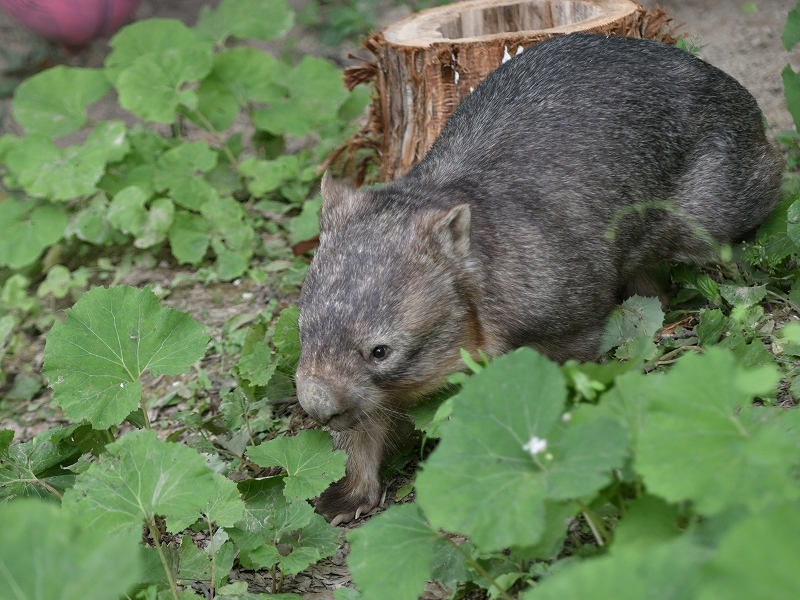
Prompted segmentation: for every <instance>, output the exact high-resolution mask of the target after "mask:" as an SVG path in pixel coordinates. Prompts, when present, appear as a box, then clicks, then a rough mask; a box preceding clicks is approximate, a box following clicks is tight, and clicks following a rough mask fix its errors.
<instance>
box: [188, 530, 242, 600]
mask: <svg viewBox="0 0 800 600" xmlns="http://www.w3.org/2000/svg"><path fill="white" fill-rule="evenodd" d="M234 554H235V549H234V547H233V544H232V543H231V542H225V543H224V544H222V545H221V546H220V547H219V548H217V550H216V552H214V560H215V564H214V565H213V566H216V569H215V570H216V574H215V575H216V579H215V581H216V583H217V585H219V584H220V582H221V581H224V580H225V579H227V577H228V574H229V573H230V570H231V568H232V567H233V558H234ZM211 571H212V562H211V556H209V552H208V550H205V551H204V550H201V549H200V548H198V547H197V546H195V545H194V543H193V542H192V538H191V537H190V536H188V535H187V536H184V537H183V539H182V540H181V558H180V571H179V572H178V579H179V580H183V581H185V582H186V583H187V584H188V585H191V584H192V583H194V582H196V581H198V580H200V581H211ZM195 598H196V596H195Z"/></svg>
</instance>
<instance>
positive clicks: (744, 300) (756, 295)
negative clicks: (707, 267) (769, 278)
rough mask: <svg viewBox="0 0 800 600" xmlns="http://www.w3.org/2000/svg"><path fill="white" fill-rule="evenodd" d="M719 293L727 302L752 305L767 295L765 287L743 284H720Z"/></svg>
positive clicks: (737, 304)
mask: <svg viewBox="0 0 800 600" xmlns="http://www.w3.org/2000/svg"><path fill="white" fill-rule="evenodd" d="M719 291H720V294H722V297H723V298H725V301H726V302H727V303H728V304H731V305H735V306H752V305H754V304H758V303H759V302H761V301H762V300H763V299H764V298H766V296H767V287H766V286H765V285H757V286H753V287H748V286H743V285H721V286H719Z"/></svg>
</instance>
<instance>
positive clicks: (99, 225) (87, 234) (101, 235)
mask: <svg viewBox="0 0 800 600" xmlns="http://www.w3.org/2000/svg"><path fill="white" fill-rule="evenodd" d="M107 216H108V201H107V200H106V198H105V195H103V194H97V195H96V196H95V197H93V198H92V199H91V200H90V201H89V203H88V204H87V205H86V206H85V208H83V209H81V210H79V211H78V212H77V213H75V214H74V215H73V216H72V220H71V221H70V222H69V224H68V225H67V228H66V229H65V230H64V237H65V238H66V239H70V238H72V237H76V238H78V239H79V240H83V241H84V242H89V243H91V244H95V245H102V244H106V245H108V244H113V243H124V242H125V241H127V240H126V239H125V236H124V235H122V234H121V233H120V232H118V231H117V230H116V229H114V228H113V227H112V226H111V224H110V223H109V222H108V219H107Z"/></svg>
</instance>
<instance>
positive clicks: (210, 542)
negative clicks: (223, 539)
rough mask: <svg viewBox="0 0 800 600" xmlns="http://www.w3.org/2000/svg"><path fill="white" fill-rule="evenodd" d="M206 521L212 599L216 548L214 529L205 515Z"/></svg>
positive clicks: (215, 571) (214, 586)
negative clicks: (209, 550) (209, 551)
mask: <svg viewBox="0 0 800 600" xmlns="http://www.w3.org/2000/svg"><path fill="white" fill-rule="evenodd" d="M206 523H207V524H208V545H209V548H210V549H211V599H212V600H213V599H214V597H215V596H216V595H217V549H216V548H214V530H213V529H212V526H211V520H210V519H209V518H208V516H206Z"/></svg>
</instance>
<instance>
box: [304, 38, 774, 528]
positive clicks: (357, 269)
mask: <svg viewBox="0 0 800 600" xmlns="http://www.w3.org/2000/svg"><path fill="white" fill-rule="evenodd" d="M782 168H783V160H782V158H781V155H780V153H779V152H778V151H777V150H776V149H775V148H774V147H773V146H772V145H771V144H770V142H769V141H768V140H767V138H766V136H765V133H764V124H763V120H762V115H761V112H760V111H759V109H758V106H757V104H756V102H755V100H754V99H753V97H752V96H751V95H750V94H749V93H748V92H747V90H745V89H744V88H743V87H742V86H741V85H740V84H739V83H737V82H736V81H735V80H734V79H733V78H731V77H730V76H728V75H726V74H725V73H723V72H721V71H719V70H718V69H716V68H714V67H712V66H710V65H708V64H707V63H705V62H703V61H702V60H700V59H698V58H695V57H693V56H691V55H690V54H688V53H687V52H684V51H683V50H680V49H677V48H674V47H671V46H669V45H666V44H663V43H660V42H655V41H648V40H640V39H630V38H624V37H616V36H602V35H568V36H563V37H558V38H554V39H551V40H548V41H545V42H542V43H540V44H538V45H536V46H533V47H532V48H530V49H528V50H527V51H525V52H523V53H521V54H520V55H519V56H517V57H515V58H514V59H512V60H510V61H508V62H507V63H505V64H503V65H502V66H501V67H499V68H498V69H497V70H496V71H494V72H493V73H492V74H491V75H489V76H488V77H487V78H486V80H485V81H483V83H481V84H480V85H479V86H478V87H477V88H476V89H475V90H474V91H473V93H472V94H470V95H469V96H468V97H467V98H466V99H465V100H464V101H463V102H462V103H461V105H460V106H459V107H458V108H457V109H456V111H455V112H454V113H453V115H452V116H451V117H450V119H449V120H448V122H447V123H446V125H445V127H444V129H443V131H442V133H441V135H440V136H439V138H438V139H437V140H436V142H435V143H434V144H433V146H432V148H431V149H430V152H428V154H427V155H426V156H425V157H424V159H423V160H422V161H421V162H420V163H419V164H418V165H417V166H416V167H415V168H414V169H413V170H411V171H410V172H409V173H408V174H407V175H406V176H405V177H403V178H402V179H399V180H397V181H394V182H392V183H389V184H387V185H386V186H384V187H381V188H379V189H371V190H359V191H352V190H349V189H347V188H345V187H343V186H341V185H339V184H337V183H335V182H334V181H332V180H331V178H330V177H329V176H327V175H326V177H325V178H324V179H323V182H322V196H323V207H322V216H321V219H320V230H321V234H320V245H319V249H318V250H317V252H316V256H315V257H314V260H313V261H312V263H311V266H310V268H309V271H308V276H307V278H306V280H305V284H304V286H303V290H302V294H301V298H300V324H299V328H300V339H301V344H302V351H301V354H300V362H299V366H298V369H297V377H296V383H297V394H298V398H299V401H300V404H301V405H302V406H303V408H304V409H305V410H306V412H307V413H308V414H309V415H311V416H312V417H313V418H314V419H316V420H317V421H319V422H320V423H322V424H324V425H327V426H328V427H329V428H330V430H331V431H332V432H333V435H334V440H335V443H336V445H337V446H338V447H340V448H344V449H346V450H347V453H348V460H347V475H346V477H345V478H344V479H343V480H341V481H340V482H338V483H336V484H334V485H333V486H331V487H330V488H329V489H328V490H327V491H326V492H325V493H324V494H323V495H322V496H321V497H320V499H319V500H318V503H317V505H316V506H317V510H318V511H319V512H320V513H321V514H323V515H324V516H326V517H328V518H331V519H332V520H333V522H334V523H335V524H338V523H341V522H346V521H349V520H352V519H353V518H358V517H359V516H360V515H361V514H364V513H365V512H367V511H369V510H371V509H373V508H374V507H375V506H376V505H378V503H379V502H380V501H381V492H382V486H381V482H380V478H379V475H378V470H379V467H380V464H381V461H382V459H383V458H384V456H385V454H386V452H387V449H388V448H389V447H390V446H391V443H392V439H393V435H395V434H394V432H395V431H397V428H398V423H399V422H400V420H402V418H403V409H404V408H407V407H409V406H410V405H412V404H414V403H415V402H416V401H417V400H418V399H420V398H422V397H423V396H425V395H427V394H430V393H431V392H433V391H435V390H437V389H438V388H440V387H441V386H442V385H444V384H445V380H446V377H447V376H448V375H450V374H451V373H453V372H455V371H459V370H461V369H463V363H462V360H461V358H460V354H459V349H461V348H465V349H467V350H468V351H469V352H470V353H472V354H476V353H477V351H478V350H479V349H480V350H483V351H485V352H486V353H488V354H489V355H490V356H491V355H496V354H499V353H503V352H507V351H509V350H511V349H514V348H516V347H519V346H523V345H527V346H532V347H533V348H536V349H537V350H539V351H541V352H542V353H544V354H545V355H547V356H549V357H551V358H552V359H554V360H557V361H563V360H565V359H568V358H578V359H583V360H589V359H593V358H596V356H597V354H598V349H599V343H600V340H601V337H602V334H603V331H604V327H605V325H606V321H607V319H608V317H609V315H610V313H611V311H612V310H613V309H614V307H615V305H617V304H618V303H619V301H620V300H621V299H623V298H624V297H625V296H626V295H632V294H633V293H637V292H638V293H640V294H641V293H645V294H649V295H652V292H653V290H657V286H656V285H655V284H654V283H653V277H652V275H651V272H652V267H653V266H654V265H658V264H660V263H663V261H684V262H685V261H688V262H694V263H701V262H703V261H707V260H709V259H713V258H714V257H715V256H716V255H717V248H718V246H719V244H723V243H727V242H732V241H736V240H739V239H741V238H742V237H743V236H745V235H747V234H748V233H749V232H751V231H753V230H754V229H755V228H756V227H757V226H758V225H759V224H760V223H761V222H762V221H763V220H764V219H765V218H766V217H767V215H768V214H769V213H770V211H771V210H772V209H773V208H774V207H775V205H776V204H777V203H778V201H779V196H780V185H781V173H782Z"/></svg>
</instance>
